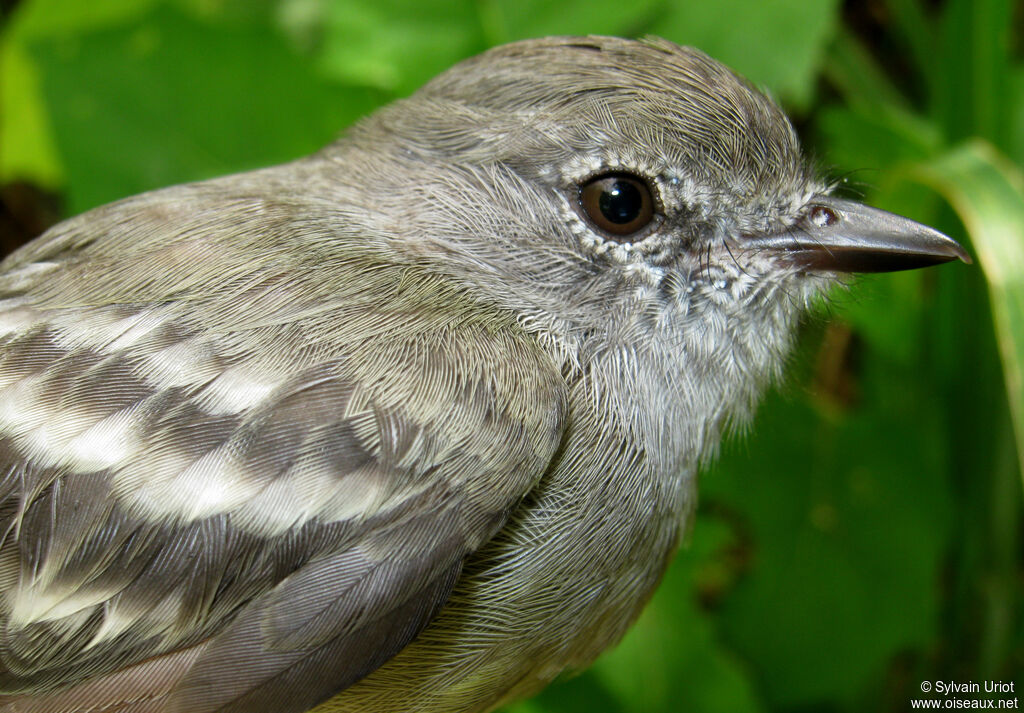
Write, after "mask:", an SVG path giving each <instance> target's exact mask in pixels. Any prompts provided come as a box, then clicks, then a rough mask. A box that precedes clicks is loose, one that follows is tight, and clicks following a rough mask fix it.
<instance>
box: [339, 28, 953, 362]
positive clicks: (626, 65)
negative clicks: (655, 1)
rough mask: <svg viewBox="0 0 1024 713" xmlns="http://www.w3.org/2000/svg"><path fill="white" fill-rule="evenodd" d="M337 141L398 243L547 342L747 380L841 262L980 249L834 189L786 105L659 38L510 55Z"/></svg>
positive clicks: (778, 350)
mask: <svg viewBox="0 0 1024 713" xmlns="http://www.w3.org/2000/svg"><path fill="white" fill-rule="evenodd" d="M365 147H373V153H369V152H367V153H366V154H365V158H364V160H362V161H359V160H356V161H353V156H352V152H353V151H355V152H356V153H357V154H358V152H360V151H366V148H365ZM337 151H343V152H344V153H345V155H346V159H347V160H346V161H345V165H346V166H352V165H354V164H358V165H360V167H361V168H360V171H361V174H360V178H359V180H357V181H356V183H358V184H360V185H363V186H365V187H366V190H368V191H373V192H376V194H377V195H376V199H375V200H376V203H377V204H383V205H385V208H384V210H382V212H381V215H382V216H385V217H384V218H382V219H381V224H380V225H379V226H378V227H379V228H380V230H381V232H382V233H384V234H389V235H393V236H395V237H396V238H398V240H396V241H394V242H393V244H392V246H391V249H393V250H394V251H395V253H396V254H400V255H402V256H404V257H405V258H407V259H409V260H411V261H414V262H417V263H419V264H424V265H428V266H430V269H434V270H436V271H437V272H439V273H443V274H444V275H446V276H447V277H449V278H451V279H453V280H456V281H458V282H460V283H461V284H463V285H464V286H465V287H466V289H467V290H470V291H472V292H474V293H476V294H478V295H481V296H482V297H483V298H485V299H490V300H493V301H495V302H497V303H499V304H501V305H502V306H505V307H508V308H509V309H512V310H516V311H517V312H519V313H520V314H521V316H522V319H523V322H524V324H527V325H530V326H534V327H536V329H537V330H538V332H539V333H542V334H545V335H551V334H554V335H557V336H558V337H559V338H560V339H562V340H564V341H566V342H567V343H571V344H573V345H575V346H577V347H578V346H579V345H581V344H583V343H589V344H591V345H592V347H593V351H598V352H605V353H607V352H612V351H616V350H624V351H628V352H631V353H645V352H648V353H649V352H659V353H672V354H673V359H674V360H675V361H676V362H678V360H679V359H685V360H687V361H686V365H685V367H686V368H687V369H688V370H689V371H690V372H693V371H694V370H700V369H702V368H707V369H715V370H717V371H718V373H719V375H720V376H721V375H722V374H728V373H730V372H731V373H734V374H735V376H736V381H744V380H746V381H748V382H749V381H754V382H757V381H763V379H753V380H752V379H750V378H748V377H749V376H750V375H758V374H769V373H772V372H774V371H775V370H776V369H777V368H778V366H779V364H781V361H782V360H781V359H780V358H779V357H780V356H781V355H782V354H784V353H785V352H786V350H787V349H788V346H789V343H790V339H791V334H792V331H793V330H792V326H793V323H794V321H795V318H796V317H797V316H798V315H799V313H800V312H801V310H802V309H803V308H804V307H805V306H806V305H807V304H808V302H809V301H810V300H811V299H812V298H813V297H814V296H815V295H818V294H820V293H821V292H822V291H824V290H826V289H828V288H829V287H830V286H831V285H832V284H834V282H835V281H836V280H837V279H838V278H840V277H841V275H842V274H844V273H848V272H874V271H888V270H898V269H906V268H912V267H920V266H925V265H929V264H933V263H939V262H944V261H947V260H952V259H955V258H958V257H959V258H961V259H965V260H966V259H968V258H967V255H966V253H965V252H964V251H963V250H962V248H960V246H959V245H957V244H956V243H955V242H953V241H952V240H950V239H949V238H947V237H945V236H943V235H942V234H940V233H938V232H936V231H934V230H932V229H930V228H927V227H925V226H922V225H919V224H917V223H914V222H912V221H910V220H906V219H903V218H900V217H898V216H895V215H892V214H889V213H886V212H883V211H879V210H876V209H872V208H868V207H866V206H864V205H861V204H859V203H855V202H853V201H847V200H842V199H838V198H834V197H831V196H829V195H828V191H829V188H830V186H828V185H827V184H826V183H825V182H823V181H822V180H820V179H819V178H817V177H816V176H815V174H814V172H813V170H811V168H810V167H809V166H808V163H807V161H806V160H805V158H804V157H803V155H802V153H801V150H800V146H799V143H798V140H797V137H796V134H795V132H794V130H793V128H792V126H791V124H790V122H789V121H788V119H787V118H786V116H785V115H784V114H783V112H782V111H781V110H780V109H779V108H778V107H777V106H776V105H775V104H774V103H773V102H772V101H771V100H770V99H769V98H768V97H766V96H765V95H764V94H762V93H761V92H759V91H758V90H757V89H755V88H754V87H753V86H752V85H751V84H750V83H748V82H747V81H746V80H744V79H743V78H741V77H739V76H737V75H736V74H735V73H733V72H732V71H731V70H729V69H728V68H727V67H725V66H724V65H722V64H720V63H719V62H716V61H715V60H713V59H711V58H710V57H708V56H707V55H705V54H703V53H701V52H699V51H697V50H694V49H690V48H685V47H679V46H677V45H674V44H672V43H669V42H666V41H662V40H646V41H631V40H622V39H616V38H607V37H585V38H547V39H542V40H530V41H525V42H519V43H515V44H511V45H506V46H503V47H498V48H496V49H493V50H491V51H489V52H486V53H484V54H482V55H479V56H477V57H474V58H472V59H469V60H467V61H465V62H462V63H461V64H459V65H457V66H455V67H454V68H452V69H451V70H449V71H448V72H445V73H444V74H442V75H440V76H439V77H437V78H436V79H434V80H433V81H431V82H430V83H428V84H427V85H426V86H425V87H423V88H422V89H421V90H420V91H418V92H417V93H416V94H414V95H413V96H412V97H410V98H409V99H406V100H404V101H400V102H396V103H395V104H393V105H391V106H390V107H387V108H385V109H384V110H382V111H380V112H378V113H377V114H375V115H373V116H372V117H370V118H369V119H368V120H366V121H364V122H363V123H362V124H360V125H358V126H357V127H356V128H355V129H354V131H353V132H351V133H350V134H349V135H348V137H347V138H346V139H343V140H342V141H341V142H340V143H339V144H338V145H336V146H334V147H331V148H329V149H328V150H327V155H328V156H329V155H331V153H332V152H337ZM389 186H393V187H394V189H393V190H389V188H388V187H389ZM363 200H364V201H365V197H364V199H363ZM678 366H679V364H678V363H675V364H673V365H672V367H671V368H675V369H676V372H677V373H678ZM666 368H669V367H668V366H666Z"/></svg>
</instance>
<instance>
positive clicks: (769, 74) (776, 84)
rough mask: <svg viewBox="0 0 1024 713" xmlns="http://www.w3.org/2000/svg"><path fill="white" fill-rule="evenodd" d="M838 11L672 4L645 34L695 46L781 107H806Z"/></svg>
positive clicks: (815, 6) (736, 3) (817, 3)
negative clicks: (779, 101)
mask: <svg viewBox="0 0 1024 713" xmlns="http://www.w3.org/2000/svg"><path fill="white" fill-rule="evenodd" d="M838 7H839V3H838V2H837V0H782V1H780V2H758V3H751V2H749V1H748V0H718V1H717V2H690V1H688V0H673V1H672V2H669V3H667V4H666V7H665V12H664V14H663V15H662V16H660V17H659V18H657V19H656V21H655V22H654V24H653V25H652V26H651V27H650V31H651V32H653V33H654V34H657V35H661V36H663V37H665V38H667V39H670V40H672V41H673V42H678V43H680V44H687V45H693V46H695V47H699V48H700V49H702V50H704V51H705V52H707V53H708V54H710V55H711V56H712V57H714V58H715V59H717V60H719V61H722V62H725V63H726V64H727V65H729V66H730V67H732V68H733V69H735V70H736V71H737V72H739V73H740V74H742V75H744V76H746V77H747V78H748V79H750V80H751V81H752V82H754V83H755V84H758V85H763V86H766V87H768V89H769V90H771V91H772V92H773V93H775V94H777V95H778V96H779V97H781V98H782V99H783V100H784V101H786V102H787V103H790V104H792V105H794V106H797V107H806V106H807V104H808V103H809V102H810V99H811V96H812V95H813V90H814V81H815V71H816V67H817V65H818V63H819V62H820V61H821V58H822V54H823V51H824V49H825V46H826V44H827V43H828V40H829V39H830V38H831V36H832V33H833V32H834V31H835V27H836V22H837V13H838Z"/></svg>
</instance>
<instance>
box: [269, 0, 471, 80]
mask: <svg viewBox="0 0 1024 713" xmlns="http://www.w3.org/2000/svg"><path fill="white" fill-rule="evenodd" d="M279 16H280V18H281V21H282V23H283V24H284V26H285V27H286V28H287V29H288V31H289V32H290V33H291V34H292V36H293V37H295V38H296V39H297V40H298V41H299V42H300V43H302V44H304V45H306V46H307V47H310V48H313V50H314V52H315V54H316V55H317V57H318V59H319V63H320V67H321V69H322V70H323V71H324V72H325V73H326V74H327V75H329V76H332V77H335V78H337V79H340V80H342V81H344V82H346V83H350V84H355V85H363V86H372V87H375V88H377V89H381V90H384V91H387V92H389V93H392V94H395V95H399V94H408V93H410V92H412V91H413V90H415V89H417V88H418V87H419V86H420V85H422V84H423V83H424V82H426V81H427V80H429V79H430V78H432V77H433V76H434V75H436V74H438V73H440V72H442V71H444V70H445V69H447V68H448V67H449V66H451V65H452V64H454V63H455V62H457V61H459V60H460V59H462V58H464V57H466V56H468V55H470V54H473V53H475V52H479V51H482V50H483V49H485V47H486V45H485V43H484V38H483V29H482V26H481V24H480V18H479V16H478V13H477V10H476V6H475V5H474V4H473V3H472V2H471V0H458V2H448V1H447V0H424V1H423V2H415V3H411V2H408V1H407V0H336V1H335V2H326V1H325V0H284V2H282V3H281V5H280V10H279Z"/></svg>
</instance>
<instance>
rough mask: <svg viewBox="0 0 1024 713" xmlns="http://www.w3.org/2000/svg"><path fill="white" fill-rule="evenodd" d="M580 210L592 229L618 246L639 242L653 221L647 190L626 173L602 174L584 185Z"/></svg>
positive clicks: (637, 180) (642, 181) (645, 186)
mask: <svg viewBox="0 0 1024 713" xmlns="http://www.w3.org/2000/svg"><path fill="white" fill-rule="evenodd" d="M580 208H581V209H582V211H583V215H584V216H585V217H586V218H587V220H589V221H590V222H591V223H592V224H593V225H594V227H596V228H598V229H599V230H601V231H602V232H605V233H608V234H610V235H611V236H612V237H614V238H615V239H616V240H619V241H620V242H633V241H634V240H637V239H639V238H641V237H642V233H643V230H644V228H646V227H647V226H648V225H650V223H651V221H652V220H654V197H653V196H652V195H651V189H650V186H649V185H648V184H647V182H646V181H644V180H643V179H642V178H638V177H637V176H633V175H631V174H628V173H603V174H601V175H599V176H595V177H594V178H591V179H590V180H589V181H587V182H586V183H584V184H583V185H582V186H580Z"/></svg>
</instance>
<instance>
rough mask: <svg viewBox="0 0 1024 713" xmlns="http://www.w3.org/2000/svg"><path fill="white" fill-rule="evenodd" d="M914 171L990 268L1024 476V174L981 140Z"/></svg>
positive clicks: (1005, 372) (989, 275) (964, 145)
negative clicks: (955, 217) (947, 207)
mask: <svg viewBox="0 0 1024 713" xmlns="http://www.w3.org/2000/svg"><path fill="white" fill-rule="evenodd" d="M910 171H911V174H912V175H915V176H916V177H918V178H919V179H920V180H922V181H924V182H926V183H927V184H928V185H930V186H932V187H933V188H934V189H935V190H937V191H938V192H939V193H941V194H942V196H943V197H944V198H945V199H946V200H948V201H949V203H950V204H951V205H952V206H953V208H954V209H955V210H956V212H957V214H958V215H959V216H960V219H961V220H962V221H963V223H964V226H965V227H966V228H967V231H968V233H969V234H970V236H971V242H972V244H973V245H974V249H975V250H976V251H977V255H978V258H979V260H980V262H981V266H982V267H983V268H984V270H985V276H986V279H987V281H988V286H989V294H990V298H991V301H992V312H993V315H994V318H995V322H996V330H997V337H998V341H999V350H1000V355H1001V357H1002V361H1003V372H1004V376H1005V379H1006V390H1007V394H1008V397H1009V402H1010V410H1011V413H1012V415H1013V420H1014V427H1015V431H1016V436H1017V448H1018V453H1019V457H1020V461H1021V472H1022V473H1024V372H1022V369H1024V175H1022V173H1021V170H1020V168H1019V167H1018V166H1015V165H1014V164H1013V163H1012V162H1011V161H1009V160H1008V159H1007V158H1006V157H1005V156H1003V155H1002V154H1000V153H999V152H998V151H997V150H996V149H995V148H994V147H993V146H992V145H991V144H989V143H988V142H986V141H983V140H980V139H976V140H972V141H969V142H967V143H965V144H963V145H961V146H959V147H957V148H955V149H953V150H951V151H949V152H948V153H946V154H944V155H943V156H940V157H939V158H937V159H935V160H934V161H930V162H928V163H925V164H922V165H920V166H918V167H915V168H913V169H911V170H910Z"/></svg>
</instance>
